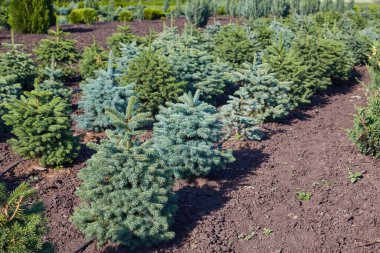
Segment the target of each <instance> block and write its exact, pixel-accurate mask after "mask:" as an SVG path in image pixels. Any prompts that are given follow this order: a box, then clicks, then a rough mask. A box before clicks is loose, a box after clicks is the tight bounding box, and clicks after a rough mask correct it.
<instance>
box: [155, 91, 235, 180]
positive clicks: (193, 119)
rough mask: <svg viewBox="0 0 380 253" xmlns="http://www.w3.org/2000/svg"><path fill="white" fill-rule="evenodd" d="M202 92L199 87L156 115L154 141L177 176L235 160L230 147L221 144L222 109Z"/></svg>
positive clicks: (201, 172) (199, 173)
mask: <svg viewBox="0 0 380 253" xmlns="http://www.w3.org/2000/svg"><path fill="white" fill-rule="evenodd" d="M199 96H200V92H199V91H197V92H196V93H195V95H194V96H193V95H192V94H191V93H188V94H184V95H183V96H182V97H180V102H179V103H171V102H168V103H166V107H163V106H162V107H161V108H160V113H159V114H158V115H157V116H156V119H157V120H158V122H157V123H155V124H154V127H153V136H154V137H153V139H154V144H155V146H156V147H157V149H158V150H159V153H160V156H161V157H162V158H163V159H164V160H165V162H166V163H167V166H169V167H170V168H171V169H172V170H173V174H174V176H175V177H176V178H185V179H191V178H194V177H198V176H205V175H207V174H208V173H210V171H211V170H213V169H217V168H223V167H224V166H225V165H226V164H227V163H230V162H232V161H234V157H233V156H232V153H231V151H229V150H223V149H222V148H221V144H220V143H221V141H222V140H223V138H224V134H223V131H222V129H223V127H224V125H223V122H222V120H221V119H220V115H219V113H218V112H217V110H216V109H215V107H214V106H212V105H209V104H207V103H205V102H202V101H200V100H199Z"/></svg>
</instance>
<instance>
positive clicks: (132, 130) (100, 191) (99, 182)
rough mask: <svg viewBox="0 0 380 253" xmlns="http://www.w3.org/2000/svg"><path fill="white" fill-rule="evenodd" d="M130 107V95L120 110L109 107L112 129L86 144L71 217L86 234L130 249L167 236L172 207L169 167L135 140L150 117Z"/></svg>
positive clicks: (101, 241) (148, 148) (172, 213)
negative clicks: (88, 153)
mask: <svg viewBox="0 0 380 253" xmlns="http://www.w3.org/2000/svg"><path fill="white" fill-rule="evenodd" d="M135 107H136V97H131V99H130V100H129V103H128V107H127V109H126V113H125V114H123V113H120V112H115V111H112V110H110V111H108V113H109V115H110V117H111V118H112V119H113V120H114V121H113V122H114V124H115V128H116V129H117V131H109V130H107V131H106V133H107V136H108V137H109V138H108V140H104V141H102V142H101V143H100V144H95V143H91V144H90V147H91V148H93V149H94V150H95V151H96V153H95V154H94V155H93V156H92V157H91V159H90V160H89V161H88V162H87V167H86V168H84V169H82V170H81V171H80V172H79V174H78V176H79V178H80V179H82V180H83V183H82V184H81V185H80V187H79V188H78V190H77V195H78V196H79V197H80V199H81V201H82V203H81V204H80V205H79V206H78V207H77V208H76V209H75V211H74V214H73V216H72V218H71V219H72V221H73V222H74V224H75V225H76V226H77V227H78V228H79V230H81V231H82V232H83V233H84V234H85V235H86V237H87V238H88V239H97V240H98V242H99V244H104V243H106V242H110V243H115V244H121V245H124V246H126V247H128V248H130V249H131V250H134V249H135V248H136V247H139V246H144V247H149V246H151V245H154V244H157V243H159V242H162V241H166V240H170V239H172V238H173V237H174V233H173V232H171V231H170V225H171V224H172V223H173V221H174V216H175V213H176V210H177V206H176V205H175V201H176V196H175V194H174V193H173V192H172V187H173V178H172V176H171V175H172V174H171V171H170V169H169V168H168V167H165V166H164V164H163V162H162V161H161V160H160V157H159V156H158V154H157V152H156V151H155V149H153V148H152V147H150V145H147V144H144V143H141V140H140V136H141V134H143V133H144V131H141V129H143V128H144V127H145V126H146V125H147V124H150V122H151V119H149V118H147V114H136V113H135Z"/></svg>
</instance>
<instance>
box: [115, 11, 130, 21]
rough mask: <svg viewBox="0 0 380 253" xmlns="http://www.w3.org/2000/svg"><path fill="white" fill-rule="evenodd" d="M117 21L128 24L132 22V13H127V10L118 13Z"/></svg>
mask: <svg viewBox="0 0 380 253" xmlns="http://www.w3.org/2000/svg"><path fill="white" fill-rule="evenodd" d="M118 20H119V21H128V22H131V21H133V12H131V11H128V10H123V11H121V12H120V13H119V17H118Z"/></svg>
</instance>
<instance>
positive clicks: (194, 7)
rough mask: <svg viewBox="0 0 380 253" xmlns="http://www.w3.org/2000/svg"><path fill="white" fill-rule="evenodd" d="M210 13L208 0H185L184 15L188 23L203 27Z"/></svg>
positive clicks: (211, 11)
mask: <svg viewBox="0 0 380 253" xmlns="http://www.w3.org/2000/svg"><path fill="white" fill-rule="evenodd" d="M212 14H213V8H212V3H211V1H210V0H187V2H186V8H185V16H186V20H187V21H188V22H189V23H191V24H193V25H195V26H198V27H204V26H206V25H207V22H208V19H209V18H210V17H211V16H212Z"/></svg>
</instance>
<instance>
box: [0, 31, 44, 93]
mask: <svg viewBox="0 0 380 253" xmlns="http://www.w3.org/2000/svg"><path fill="white" fill-rule="evenodd" d="M4 46H5V47H9V48H10V50H9V51H7V52H6V53H3V54H0V76H8V75H14V76H15V78H16V80H15V82H16V83H20V84H21V85H22V87H23V88H24V89H31V88H32V87H33V81H34V78H35V77H36V75H37V71H36V64H35V63H34V62H33V60H32V58H31V56H30V55H29V54H26V53H24V52H23V51H21V50H19V49H17V48H18V47H19V46H21V45H16V44H15V43H14V39H13V31H12V43H11V44H4Z"/></svg>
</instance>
